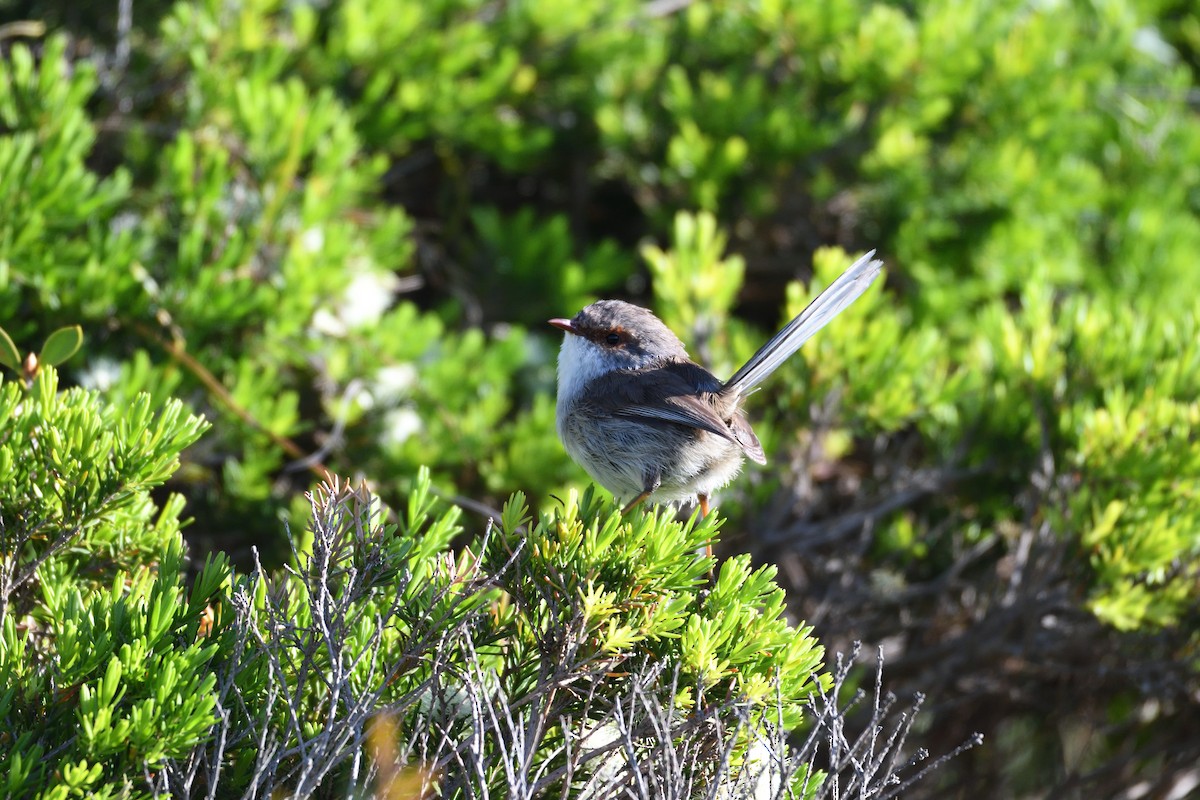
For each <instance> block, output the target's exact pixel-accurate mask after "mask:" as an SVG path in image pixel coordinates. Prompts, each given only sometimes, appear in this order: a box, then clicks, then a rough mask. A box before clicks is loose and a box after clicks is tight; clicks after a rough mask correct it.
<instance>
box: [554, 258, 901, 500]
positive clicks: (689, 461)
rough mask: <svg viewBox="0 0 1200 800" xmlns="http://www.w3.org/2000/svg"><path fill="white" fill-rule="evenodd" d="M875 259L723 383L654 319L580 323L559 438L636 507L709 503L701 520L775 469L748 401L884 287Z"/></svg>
mask: <svg viewBox="0 0 1200 800" xmlns="http://www.w3.org/2000/svg"><path fill="white" fill-rule="evenodd" d="M872 255H874V251H871V252H870V253H867V254H866V255H865V256H863V257H862V258H860V259H859V260H858V261H856V262H855V263H854V265H853V266H851V267H850V269H848V270H846V272H845V273H843V274H842V275H841V277H839V278H838V279H837V280H835V281H834V282H833V283H832V284H830V286H829V288H827V289H826V290H825V291H824V292H822V293H821V294H820V296H818V297H817V299H815V300H814V301H813V302H812V303H810V304H809V306H808V307H807V308H805V309H804V311H802V312H801V313H800V314H799V316H797V317H796V318H795V319H794V320H792V321H791V322H790V323H789V324H788V325H787V326H786V327H784V329H783V330H781V331H780V332H779V333H777V334H776V335H775V336H773V337H772V338H771V339H770V340H769V341H768V342H767V343H766V344H765V345H763V346H762V348H760V349H759V351H758V352H757V353H755V354H754V356H752V357H751V358H750V360H749V361H747V362H746V364H745V365H744V366H742V368H741V369H739V370H738V371H737V372H735V373H734V375H733V377H731V378H730V379H729V380H728V381H725V382H722V381H720V380H718V379H717V378H716V377H714V376H713V375H712V374H711V373H710V372H709V371H708V370H706V369H704V368H703V367H701V366H700V365H698V364H695V363H694V362H692V361H691V359H690V358H688V354H687V350H686V349H685V348H684V346H683V343H682V342H680V341H679V338H678V337H676V336H675V334H674V333H672V332H671V330H670V329H669V328H668V327H667V326H666V325H664V324H663V323H662V321H661V320H659V319H658V317H656V316H654V314H652V313H651V312H650V311H648V310H646V309H644V308H641V307H639V306H635V305H632V304H630V303H625V302H622V301H620V300H601V301H599V302H596V303H592V304H591V305H590V306H588V307H587V308H585V309H583V310H582V311H580V312H579V313H578V314H576V315H575V316H574V317H573V318H572V319H570V320H566V319H555V320H551V321H550V323H551V324H552V325H555V326H556V327H558V328H561V329H562V330H564V331H566V332H567V334H568V335H567V336H566V337H564V339H563V345H562V349H561V351H560V352H559V357H558V405H557V423H558V435H559V438H561V439H562V442H563V445H564V447H566V449H567V452H568V453H569V454H570V456H571V458H573V459H574V460H575V461H576V462H577V463H579V464H580V465H581V466H582V467H583V468H584V469H585V470H587V472H588V474H589V475H591V476H592V478H593V479H595V480H596V482H597V483H599V484H601V485H602V486H604V487H605V488H607V489H608V490H609V491H611V492H612V493H613V494H615V495H616V496H617V497H619V498H626V499H631V500H632V502H630V504H629V506H628V507H632V506H634V505H636V504H637V503H638V502H641V501H642V500H644V499H647V498H649V499H651V500H653V501H655V502H665V503H675V502H681V501H685V500H693V499H698V500H699V502H700V505H701V508H702V510H705V511H706V510H707V501H708V497H709V495H711V494H712V493H713V492H714V491H716V490H717V489H720V488H721V487H723V486H725V485H726V484H727V483H729V481H731V480H732V479H733V478H734V476H736V475H737V473H738V472H739V471H740V470H741V466H742V462H743V460H744V458H746V457H749V458H751V459H752V460H754V461H755V462H757V463H759V464H765V463H766V456H765V455H764V454H763V449H762V445H761V444H760V443H759V441H758V437H757V436H755V435H754V431H753V430H751V428H750V423H748V422H747V421H746V419H745V417H744V416H743V414H742V409H741V405H742V400H743V399H744V397H745V396H746V393H747V392H749V390H750V389H752V388H754V387H755V386H757V385H758V384H759V383H761V382H762V381H763V380H765V379H766V378H767V377H768V376H769V375H770V374H771V373H772V372H774V371H775V370H776V369H778V367H779V366H780V365H781V364H782V363H783V362H784V361H786V360H787V358H788V357H789V356H791V355H792V354H793V353H795V352H796V350H798V349H799V348H800V346H801V345H803V344H804V342H805V341H807V340H808V339H809V338H810V337H811V336H812V335H813V334H815V333H816V332H817V331H818V330H820V329H821V328H822V327H824V326H825V324H826V323H828V322H829V321H830V320H831V319H833V318H834V317H835V316H837V314H838V313H840V312H841V311H842V310H843V309H844V308H845V307H846V306H848V305H849V304H850V303H852V302H853V301H854V300H855V299H857V298H858V297H859V296H860V295H861V294H862V293H863V292H864V291H866V289H867V287H868V286H870V284H871V282H872V281H874V279H875V278H876V276H878V274H879V271H880V269H881V267H882V264H881V262H879V261H873V260H872V259H871V256H872Z"/></svg>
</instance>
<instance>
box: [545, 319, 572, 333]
mask: <svg viewBox="0 0 1200 800" xmlns="http://www.w3.org/2000/svg"><path fill="white" fill-rule="evenodd" d="M550 324H551V325H553V326H554V327H556V328H558V329H559V330H564V331H566V332H567V333H578V331H576V330H575V328H573V327H572V326H571V320H569V319H552V320H550Z"/></svg>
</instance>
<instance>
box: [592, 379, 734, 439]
mask: <svg viewBox="0 0 1200 800" xmlns="http://www.w3.org/2000/svg"><path fill="white" fill-rule="evenodd" d="M720 385H721V384H720V382H719V381H718V380H717V379H716V378H714V377H713V376H712V375H710V374H709V373H708V372H707V371H705V370H704V369H703V368H701V367H699V366H697V365H695V364H689V363H686V362H679V361H668V362H664V363H662V364H661V365H660V366H656V367H651V368H648V369H640V370H628V371H626V370H622V371H618V372H610V373H609V374H607V375H605V376H603V377H600V378H597V379H596V381H595V382H594V384H593V386H592V388H591V389H590V390H589V391H588V395H589V405H591V406H593V408H594V409H595V410H596V411H598V412H600V413H602V414H606V415H609V416H615V417H628V418H631V419H640V420H643V421H648V422H671V423H675V424H677V425H686V426H688V427H690V428H698V429H700V430H702V431H708V432H709V433H712V434H715V435H717V436H720V437H722V438H724V439H728V440H729V441H731V442H734V443H736V444H738V445H742V442H741V440H740V439H739V437H738V436H736V435H735V433H734V432H733V431H731V430H730V427H729V423H727V422H726V421H725V420H724V419H723V418H722V416H721V414H720V413H719V412H718V411H717V409H716V407H715V406H714V401H716V400H717V395H716V394H715V392H714V390H715V389H717V388H720ZM747 427H748V426H747ZM743 446H744V445H743Z"/></svg>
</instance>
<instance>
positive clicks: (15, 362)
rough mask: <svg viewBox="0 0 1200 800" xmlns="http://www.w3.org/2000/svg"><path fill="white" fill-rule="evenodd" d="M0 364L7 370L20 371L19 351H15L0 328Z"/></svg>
mask: <svg viewBox="0 0 1200 800" xmlns="http://www.w3.org/2000/svg"><path fill="white" fill-rule="evenodd" d="M0 364H3V365H4V366H6V367H8V368H9V369H15V370H18V371H19V370H20V369H21V351H19V350H17V346H16V345H15V344H13V340H12V339H11V338H9V336H8V332H7V331H5V330H4V328H0Z"/></svg>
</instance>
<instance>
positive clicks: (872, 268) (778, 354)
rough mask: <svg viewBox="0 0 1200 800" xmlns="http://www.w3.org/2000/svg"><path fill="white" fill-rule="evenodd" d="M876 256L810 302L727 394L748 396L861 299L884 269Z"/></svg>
mask: <svg viewBox="0 0 1200 800" xmlns="http://www.w3.org/2000/svg"><path fill="white" fill-rule="evenodd" d="M874 255H875V251H874V250H872V251H871V252H869V253H867V254H866V255H865V256H863V257H862V258H860V259H859V260H858V261H855V262H854V264H853V265H851V267H850V269H848V270H846V271H845V272H843V273H842V274H841V276H840V277H838V279H837V280H835V281H834V282H833V283H831V284H829V288H827V289H826V290H825V291H823V292H821V294H819V295H818V296H817V299H815V300H813V301H812V302H811V303H809V304H808V306H807V307H806V308H805V309H804V310H803V311H801V312H800V314H799V316H797V317H796V318H795V319H794V320H792V321H791V322H789V323H788V324H787V326H785V327H784V329H783V330H781V331H780V332H779V333H777V334H775V335H774V336H772V337H771V340H770V341H769V342H767V343H766V344H764V345H763V346H762V347H760V348H759V350H758V352H757V353H755V354H754V355H753V356H751V357H750V360H749V361H747V362H746V363H745V364H743V365H742V368H741V369H739V370H738V371H737V372H735V373H734V375H733V377H732V378H730V379H729V380H728V381H726V382H725V391H726V392H730V393H736V394H745V393H746V392H748V391H750V390H751V389H753V388H754V387H755V386H757V385H758V384H760V383H762V382H763V381H764V380H766V379H767V376H769V375H770V374H771V373H772V372H774V371H775V370H777V369H779V366H780V365H781V364H782V363H783V362H784V361H787V360H788V359H789V358H790V357H791V355H792V353H795V352H796V351H797V350H799V349H800V347H801V345H803V344H804V343H805V342H807V341H808V340H809V339H810V338H812V336H813V334H815V333H816V332H817V331H819V330H821V328H824V327H825V326H826V325H827V324H828V323H829V321H830V320H832V319H833V318H834V317H836V316H837V315H838V314H840V313H842V311H843V310H845V308H846V306H848V305H850V304H851V303H853V302H854V301H855V300H857V299H858V298H859V296H860V295H861V294H862V293H863V292H865V291H866V290H867V287H868V286H870V285H871V283H872V281H874V280H875V278H876V277H878V276H879V272H880V270H882V269H883V262H882V261H877V260H874V259H873V258H872V256H874Z"/></svg>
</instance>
